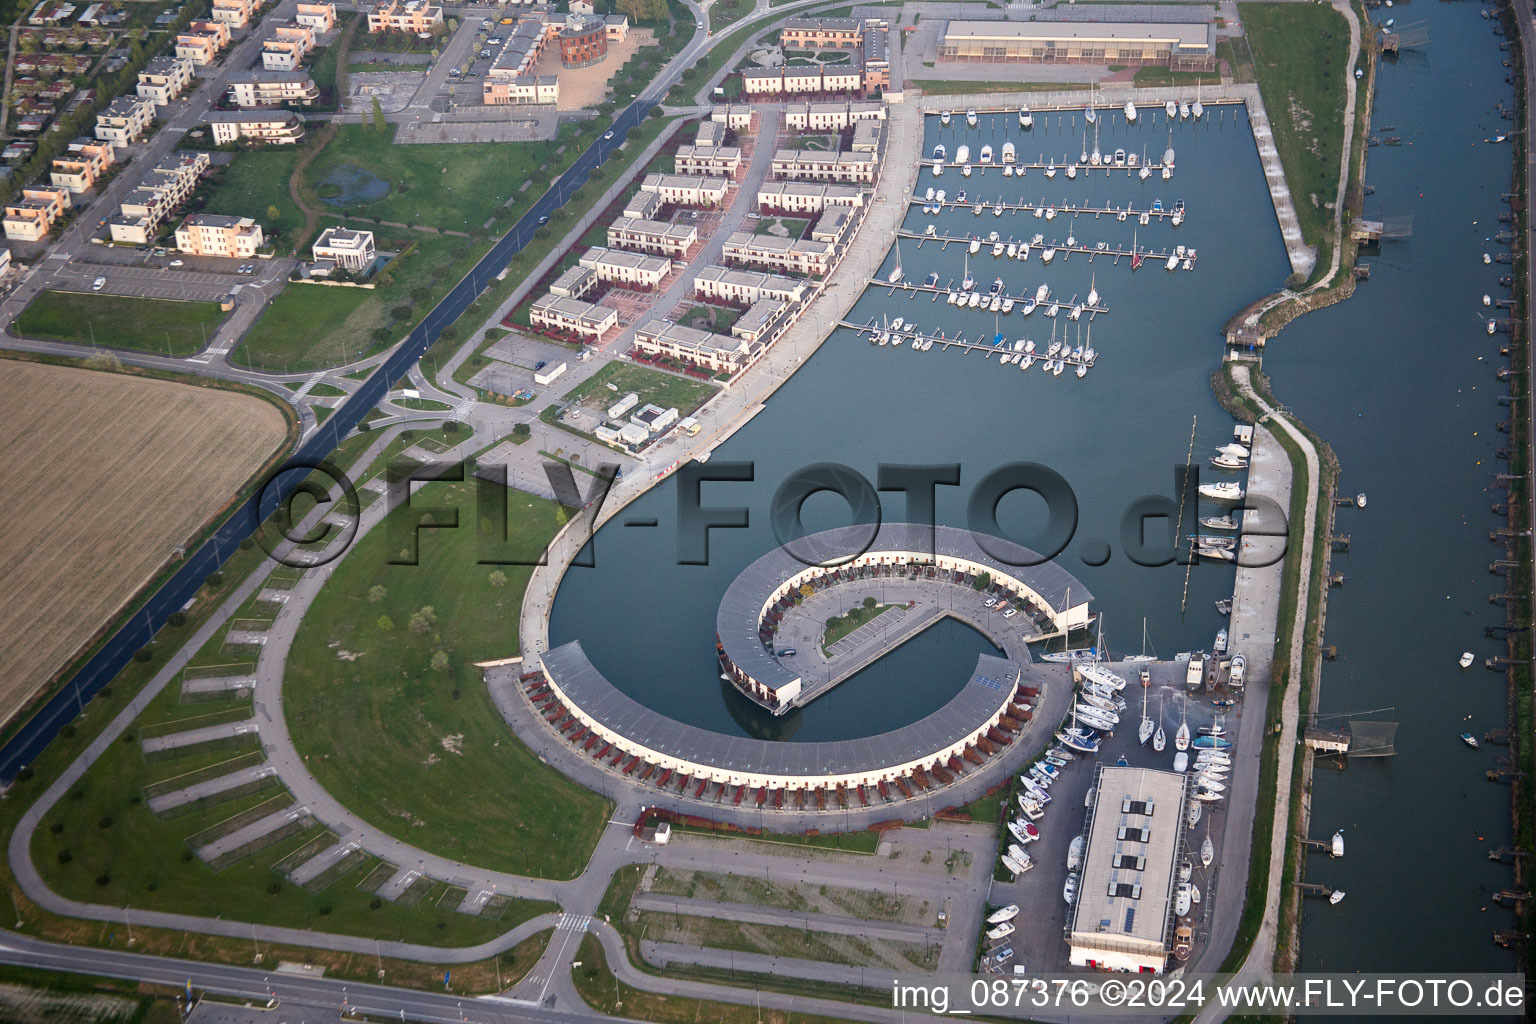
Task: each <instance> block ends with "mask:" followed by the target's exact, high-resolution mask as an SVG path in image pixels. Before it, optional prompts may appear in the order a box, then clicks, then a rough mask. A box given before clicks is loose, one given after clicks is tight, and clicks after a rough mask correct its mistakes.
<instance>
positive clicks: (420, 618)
mask: <svg viewBox="0 0 1536 1024" xmlns="http://www.w3.org/2000/svg"><path fill="white" fill-rule="evenodd" d="M436 624H437V613H436V612H434V611H433V610H432V606H431V605H429V604H426V605H422V606H421V608H420V610H418V611H417V612H416V613H415V614H414V615H412V616H411V621H410V623H409V624H408V625H407V626H406V628H407V629H409V630H410V631H411V632H412V633H415V634H416V635H417V636H421V635H422V634H423V633H425V632H427V631H428V630H430V629H431V628H432V627H433V626H435V625H436Z"/></svg>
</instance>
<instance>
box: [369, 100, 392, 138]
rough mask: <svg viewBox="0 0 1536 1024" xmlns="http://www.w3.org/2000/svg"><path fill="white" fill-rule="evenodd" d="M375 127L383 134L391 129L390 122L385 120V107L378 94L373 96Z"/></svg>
mask: <svg viewBox="0 0 1536 1024" xmlns="http://www.w3.org/2000/svg"><path fill="white" fill-rule="evenodd" d="M373 129H374V131H376V132H378V133H379V134H381V135H382V134H383V133H384V132H387V131H388V130H389V124H388V123H387V122H386V121H385V120H384V107H383V106H382V105H381V104H380V103H379V98H378V97H377V96H375V97H374V98H373Z"/></svg>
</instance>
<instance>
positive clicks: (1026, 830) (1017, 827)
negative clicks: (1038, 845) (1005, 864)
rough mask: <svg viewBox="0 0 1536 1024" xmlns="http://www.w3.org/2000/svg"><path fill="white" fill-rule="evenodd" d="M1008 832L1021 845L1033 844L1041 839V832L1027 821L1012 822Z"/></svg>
mask: <svg viewBox="0 0 1536 1024" xmlns="http://www.w3.org/2000/svg"><path fill="white" fill-rule="evenodd" d="M1008 831H1009V833H1010V834H1011V835H1012V836H1013V838H1015V839H1017V840H1018V841H1019V842H1020V843H1021V844H1025V843H1033V842H1036V841H1038V840H1039V839H1040V830H1039V829H1038V828H1036V827H1035V826H1034V825H1031V824H1030V823H1029V822H1027V821H1010V822H1009V823H1008Z"/></svg>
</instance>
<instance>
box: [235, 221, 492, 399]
mask: <svg viewBox="0 0 1536 1024" xmlns="http://www.w3.org/2000/svg"><path fill="white" fill-rule="evenodd" d="M376 230H377V229H376ZM383 231H385V232H388V234H387V235H381V240H380V242H379V247H380V248H385V244H386V241H387V243H388V245H389V246H390V247H394V248H403V247H404V245H406V244H407V243H415V245H416V248H415V249H414V250H412V251H411V252H410V253H409V254H408V255H406V256H405V257H404V258H403V259H401V260H399V261H398V262H396V263H394V264H393V265H392V266H391V267H390V268H389V270H387V271H381V272H380V273H379V275H378V276H377V278H376V282H377V283H378V285H379V287H378V288H376V289H375V290H373V291H369V290H367V289H365V288H327V287H325V286H323V285H304V284H290V285H288V286H287V287H285V288H284V289H283V290H282V292H280V293H279V294H278V296H277V298H275V299H273V300H272V301H271V302H270V303H268V305H267V308H266V309H265V310H264V311H263V312H262V314H261V317H260V318H259V319H258V320H257V321H256V323H255V324H254V325H252V327H251V329H250V331H249V332H247V333H246V336H245V338H244V339H243V340H242V341H241V343H240V346H239V347H238V348H237V349H235V351H234V352H233V353H232V356H231V358H232V359H233V361H235V362H237V363H239V364H240V365H242V366H252V367H256V368H259V369H264V370H270V371H281V372H285V373H303V372H307V371H310V370H319V369H323V368H325V367H327V366H337V365H339V364H341V363H344V362H348V361H350V360H352V359H356V358H359V357H361V356H365V355H368V354H370V353H373V352H377V351H379V350H381V349H383V348H384V347H386V346H388V345H392V344H394V343H395V342H396V341H398V340H399V339H400V338H402V337H404V336H405V335H406V334H407V333H408V332H409V331H410V329H411V328H412V326H414V325H415V323H416V322H417V321H418V320H420V319H421V318H422V317H423V316H425V315H426V314H427V312H428V311H429V310H430V309H431V308H432V305H433V304H434V303H436V302H437V301H438V300H439V299H441V298H442V296H443V295H444V294H445V293H446V292H447V291H448V289H449V288H451V287H452V286H453V284H454V283H455V282H456V281H457V280H458V279H459V278H460V277H461V276H462V275H464V274H465V273H467V272H468V271H469V268H470V267H471V266H473V264H474V260H476V259H478V258H479V256H480V255H481V254H482V253H483V252H484V251H485V244H484V243H473V242H471V241H470V240H469V239H465V238H455V237H453V236H452V235H434V234H423V235H417V234H415V233H412V232H405V231H400V230H398V229H396V228H385V229H383ZM456 254H458V255H456ZM422 289H424V290H425V291H424V292H423V291H421V290H422ZM423 294H425V295H426V299H425V301H417V296H419V295H423ZM402 306H408V307H409V308H410V315H409V317H408V318H407V319H403V320H402V319H398V318H396V317H395V315H394V312H395V311H396V310H397V309H399V308H400V307H402ZM376 332H383V333H378V334H376Z"/></svg>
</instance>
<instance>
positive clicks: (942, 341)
mask: <svg viewBox="0 0 1536 1024" xmlns="http://www.w3.org/2000/svg"><path fill="white" fill-rule="evenodd" d="M837 325H838V326H839V327H846V328H848V329H849V330H851V331H856V332H857V333H858V335H859V337H861V338H868V339H871V340H872V339H873V338H874V337H875V336H877V335H879V334H880V332H881V331H883V330H886V328H884V327H881V326H880V325H879V324H877V323H875V322H873V321H871V322H869V323H863V324H860V323H854V322H853V321H851V320H839V321H838V324H837ZM891 333H892V334H895V335H897V336H898V337H900V338H901V339H902V341H903V342H904V343H905V344H907V345H911V344H912V343H913V342H914V341H931V342H933V343H934V344H935V345H937V346H939V347H940V348H942V349H945V350H948V349H951V348H958V349H960V350H961V351H962V352H965V353H967V354H969V353H971V352H982V353H985V354H986V355H987V356H989V357H990V356H991V355H992V354H993V353H994V352H996V353H999V354H1002V355H1008V356H1013V355H1023V354H1024V352H1023V350H1022V349H1015V348H1014V347H1013V345H1014V342H1012V341H1009V340H1007V339H1004V340H1003V341H1002V342H1001V343H1000V344H993V343H992V342H982V341H969V340H967V339H966V337H965V335H964V334H957V335H955V336H954V337H953V338H946V337H944V336H943V335H934V334H924V333H922V332H920V331H909V330H906V329H905V328H903V329H901V330H899V331H892V332H891ZM1047 347H1049V346H1047ZM1032 354H1033V355H1034V357H1035V359H1034V363H1033V364H1031V365H1032V366H1033V365H1041V366H1043V364H1044V363H1045V362H1046V361H1047V360H1057V359H1059V360H1061V361H1062V362H1064V363H1065V364H1066V365H1067V366H1070V367H1073V368H1074V369H1075V368H1076V367H1078V366H1092V365H1094V363H1096V362H1098V356H1099V355H1100V353H1098V352H1095V353H1094V358H1092V359H1088V358H1086V356H1078V357H1076V358H1074V357H1073V355H1072V353H1071V351H1070V350H1063V351H1060V352H1057V353H1056V354H1055V355H1054V356H1049V355H1046V354H1045V352H1043V351H1036V352H1034V353H1032ZM1018 365H1019V366H1020V368H1021V369H1028V367H1024V365H1023V363H1022V362H1021V363H1019V364H1018Z"/></svg>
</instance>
